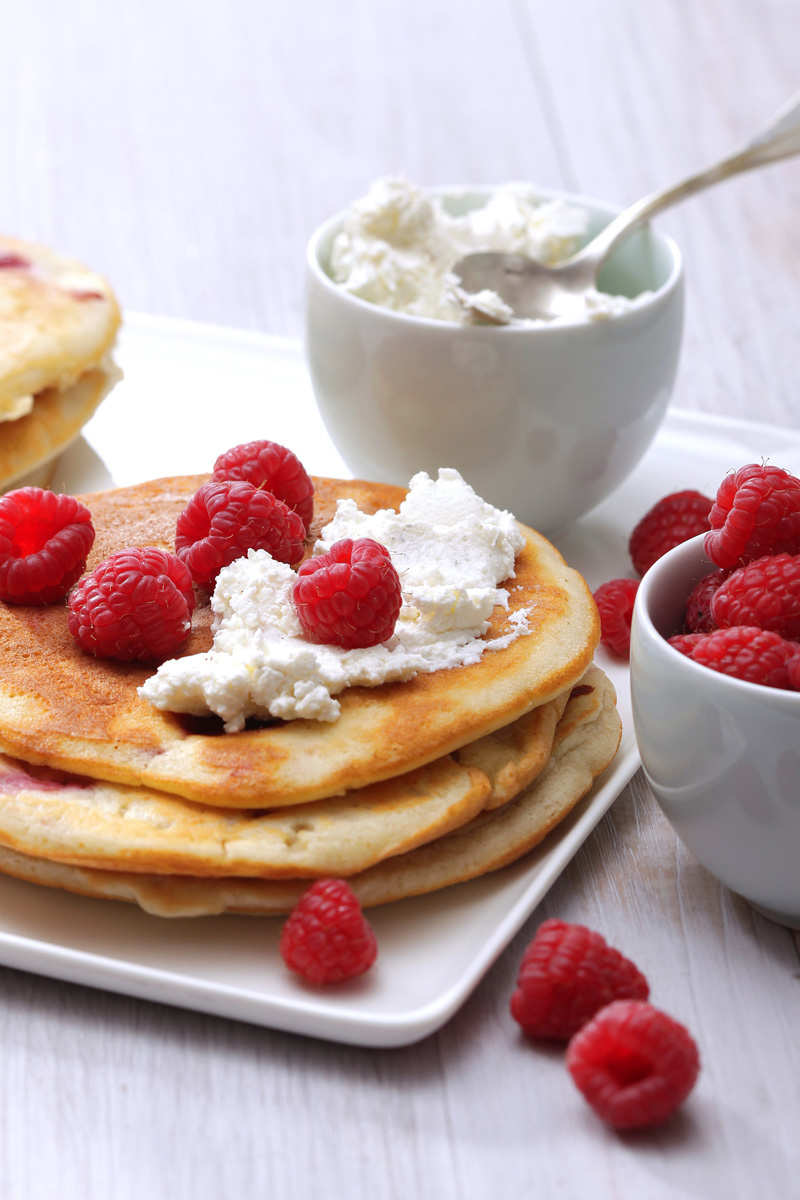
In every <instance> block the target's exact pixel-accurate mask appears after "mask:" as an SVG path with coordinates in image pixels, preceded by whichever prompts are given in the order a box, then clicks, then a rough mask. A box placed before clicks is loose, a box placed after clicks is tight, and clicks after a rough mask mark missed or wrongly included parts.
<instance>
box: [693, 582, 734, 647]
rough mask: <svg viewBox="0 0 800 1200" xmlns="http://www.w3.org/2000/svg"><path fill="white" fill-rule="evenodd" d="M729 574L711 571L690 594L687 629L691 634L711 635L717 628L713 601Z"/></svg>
mask: <svg viewBox="0 0 800 1200" xmlns="http://www.w3.org/2000/svg"><path fill="white" fill-rule="evenodd" d="M728 574H729V573H728V571H709V573H708V575H704V576H703V578H702V579H701V580H700V581H699V583H696V584H695V585H694V587H693V588H692V590H691V591H690V592H689V595H688V596H687V597H686V629H687V630H688V632H689V633H710V632H711V630H712V629H714V628H715V627H716V626H715V622H714V618H713V616H712V615H711V601H712V599H713V597H714V593H715V592H716V590H717V588H718V587H719V586H720V585H721V584H722V583H724V582H725V580H726V579H727V578H728Z"/></svg>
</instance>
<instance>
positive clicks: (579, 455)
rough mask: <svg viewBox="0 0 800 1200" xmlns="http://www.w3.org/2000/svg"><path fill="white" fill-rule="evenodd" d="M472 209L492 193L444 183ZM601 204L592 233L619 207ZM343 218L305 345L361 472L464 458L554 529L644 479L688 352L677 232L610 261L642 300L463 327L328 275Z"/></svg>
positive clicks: (312, 276)
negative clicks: (636, 477)
mask: <svg viewBox="0 0 800 1200" xmlns="http://www.w3.org/2000/svg"><path fill="white" fill-rule="evenodd" d="M438 194H440V195H444V196H445V197H446V203H447V207H448V208H449V209H450V210H451V211H453V212H457V211H460V212H463V211H465V210H467V209H469V208H473V207H476V206H478V205H480V204H483V203H485V201H486V200H487V199H488V196H489V194H490V192H489V190H488V189H483V190H482V191H481V190H480V189H470V190H468V191H467V190H465V189H447V190H445V189H440V190H439V191H438ZM542 194H543V195H545V196H559V197H560V198H562V199H565V200H568V201H571V202H573V203H576V204H580V205H582V206H583V207H585V208H586V209H587V210H588V211H589V213H590V228H589V236H592V235H593V234H594V233H595V232H597V231H598V230H599V229H600V228H602V227H603V226H604V225H605V224H607V222H608V221H609V220H610V219H611V218H612V216H613V215H614V214H615V212H616V211H617V210H616V209H613V208H610V207H608V206H607V205H604V204H600V203H599V202H597V201H595V200H590V199H587V198H586V197H582V196H571V195H564V194H563V193H552V192H548V193H542ZM343 218H344V214H343V213H340V214H339V215H338V216H335V217H333V218H331V219H330V220H328V221H326V222H325V224H324V225H322V226H321V227H320V228H319V229H318V230H317V231H316V232H315V233H314V235H313V237H312V238H311V241H310V243H309V246H308V253H307V267H306V275H307V306H306V353H307V359H308V364H309V370H310V374H311V381H312V385H313V388H314V394H315V397H316V400H317V404H318V407H319V410H320V413H321V415H322V419H323V421H324V422H325V425H326V427H327V429H328V432H329V434H330V436H331V438H332V440H333V441H334V443H335V445H336V447H337V449H338V450H339V453H340V454H341V455H342V457H343V458H344V460H345V462H346V463H347V465H348V466H349V467H350V469H351V470H352V471H353V472H354V474H356V475H358V476H361V477H362V478H367V479H376V480H381V481H385V482H389V483H397V484H401V485H404V484H407V483H408V480H409V479H410V477H411V476H412V475H413V474H414V473H415V472H416V471H418V470H426V471H428V472H429V473H434V474H435V472H436V470H437V469H438V468H439V467H444V466H447V467H456V468H457V469H458V470H460V471H461V473H462V474H463V475H464V477H465V478H466V479H467V480H468V482H469V483H471V484H472V486H473V487H474V488H475V489H476V490H477V492H478V493H479V494H480V495H482V496H483V497H484V498H485V499H487V500H489V501H491V502H492V503H493V504H495V505H497V506H499V507H501V508H507V509H510V510H511V511H512V512H513V513H514V514H515V515H516V516H517V517H518V518H519V519H520V520H522V521H525V522H526V523H528V524H530V525H533V526H534V527H536V528H537V529H539V530H541V531H542V532H544V533H548V534H553V533H557V532H559V531H560V530H562V529H564V528H566V527H567V526H568V525H570V524H571V523H572V522H573V521H574V520H575V519H576V518H577V517H580V516H582V515H583V513H585V512H588V511H589V509H591V508H593V507H594V506H595V505H596V504H598V503H599V502H600V501H601V500H603V499H604V498H605V497H606V496H607V495H609V494H610V493H611V492H612V491H613V490H614V489H615V488H617V487H618V486H619V485H620V483H622V482H623V480H624V479H625V478H626V477H627V476H628V475H629V474H630V472H631V471H632V470H633V468H634V467H635V466H636V464H637V463H638V462H639V460H640V459H641V457H642V455H643V454H644V452H645V451H646V450H647V448H648V446H649V445H650V443H651V441H652V439H653V437H654V436H655V433H656V431H657V430H658V427H659V425H660V423H661V420H662V418H663V416H664V412H665V410H666V407H667V404H668V401H669V398H670V394H671V391H672V386H673V382H674V378H675V372H676V369H677V365H678V358H679V354H680V344H681V336H682V329H683V268H682V262H681V256H680V252H679V251H678V249H677V247H676V246H675V244H674V242H672V241H671V240H670V239H669V238H668V237H665V236H664V235H663V234H661V233H658V232H657V231H655V230H653V229H645V230H641V231H639V232H638V233H636V234H634V235H633V236H632V237H631V238H630V239H629V240H628V242H627V243H626V244H625V245H623V246H622V248H621V249H620V250H618V251H617V253H616V254H615V255H614V256H613V257H612V258H611V259H610V260H609V262H608V263H607V264H606V266H605V268H604V271H603V274H602V276H601V280H600V284H601V288H602V290H604V291H607V292H610V293H613V294H622V295H627V296H639V295H640V293H642V292H644V291H651V292H652V295H651V296H649V297H647V298H645V297H642V298H641V299H640V300H638V301H637V303H636V304H635V305H634V306H633V307H631V308H630V310H629V311H627V312H625V313H624V314H622V315H618V316H612V317H609V318H607V319H594V320H583V321H580V322H575V323H572V324H556V325H552V324H551V325H544V324H540V325H531V326H504V327H498V326H463V325H457V324H455V323H451V322H445V321H437V320H428V319H425V318H421V317H410V316H406V315H405V314H403V313H396V312H393V311H391V310H389V309H385V308H379V307H378V306H376V305H373V304H370V303H368V302H367V301H364V300H361V299H358V298H356V297H354V296H352V295H349V294H348V293H347V292H345V291H344V290H343V289H341V288H339V287H337V285H336V284H335V283H333V281H332V280H331V279H330V277H329V275H328V273H327V269H328V263H329V256H330V250H331V244H332V242H333V239H334V237H335V236H336V234H337V232H338V231H339V229H340V228H341V225H342V221H343Z"/></svg>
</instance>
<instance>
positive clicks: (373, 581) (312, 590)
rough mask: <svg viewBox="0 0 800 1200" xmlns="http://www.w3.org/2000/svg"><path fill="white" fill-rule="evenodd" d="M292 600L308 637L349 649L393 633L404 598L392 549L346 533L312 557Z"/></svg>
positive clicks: (373, 643)
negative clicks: (347, 535)
mask: <svg viewBox="0 0 800 1200" xmlns="http://www.w3.org/2000/svg"><path fill="white" fill-rule="evenodd" d="M292 599H293V600H294V606H295V608H296V609H297V615H298V617H299V619H300V624H301V625H302V627H303V631H304V633H305V635H306V637H308V638H309V639H310V640H311V641H312V642H319V643H322V644H327V645H332V646H341V647H343V648H344V649H345V650H353V649H356V648H357V647H365V646H378V645H379V644H380V643H381V642H385V641H386V640H387V638H390V637H391V636H392V634H393V633H394V627H395V625H396V624H397V617H398V615H399V613H400V605H401V603H402V595H401V591H400V578H399V576H398V574H397V571H396V569H395V566H394V563H393V562H392V560H391V558H390V556H389V551H388V550H387V549H386V547H385V546H382V545H381V544H380V542H375V541H373V540H372V538H356V539H355V540H353V539H352V538H343V539H342V540H341V541H340V542H336V543H334V545H333V546H331V548H330V550H328V552H327V553H326V554H318V555H316V556H315V557H314V558H307V559H306V561H305V562H304V563H302V565H301V566H300V569H299V570H298V572H297V583H296V584H295V585H294V591H293V593H292Z"/></svg>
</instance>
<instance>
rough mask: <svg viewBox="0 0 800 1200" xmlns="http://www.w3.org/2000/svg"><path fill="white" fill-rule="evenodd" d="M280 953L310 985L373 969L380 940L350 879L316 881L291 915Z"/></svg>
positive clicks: (287, 964)
mask: <svg viewBox="0 0 800 1200" xmlns="http://www.w3.org/2000/svg"><path fill="white" fill-rule="evenodd" d="M280 952H281V956H282V958H283V961H284V962H285V963H286V966H287V967H288V968H289V970H290V971H294V972H296V973H297V974H298V975H302V976H303V977H304V978H305V979H307V980H309V982H310V983H315V984H324V983H339V982H341V981H342V980H344V979H353V978H354V977H355V976H357V975H363V974H364V972H365V971H367V970H369V968H370V967H371V966H372V964H373V963H374V961H375V959H376V957H377V954H378V943H377V940H376V938H375V932H374V930H373V928H372V926H371V925H370V923H369V921H367V919H366V917H365V916H364V914H363V913H362V911H361V905H360V904H359V902H358V898H357V897H356V895H355V893H354V892H353V889H352V888H351V887H350V885H349V883H347V881H346V880H344V879H318V880H317V881H316V882H315V883H313V884H312V885H311V887H309V888H308V890H307V891H306V892H305V893H304V894H303V896H302V897H301V898H300V900H299V901H298V902H297V904H296V905H295V907H294V908H293V909H292V911H291V913H290V914H289V916H288V917H287V919H286V922H285V923H284V926H283V929H282V930H281V939H280Z"/></svg>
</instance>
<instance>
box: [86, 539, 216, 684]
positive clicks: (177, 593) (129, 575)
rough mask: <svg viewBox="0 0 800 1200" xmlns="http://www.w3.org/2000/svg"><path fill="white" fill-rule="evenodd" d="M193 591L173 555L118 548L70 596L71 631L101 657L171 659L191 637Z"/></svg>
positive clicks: (183, 567)
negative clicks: (182, 643) (177, 649)
mask: <svg viewBox="0 0 800 1200" xmlns="http://www.w3.org/2000/svg"><path fill="white" fill-rule="evenodd" d="M194 603H195V601H194V591H193V590H192V580H191V576H190V575H189V572H188V571H187V569H186V567H185V566H184V565H183V563H182V562H181V561H180V559H178V558H176V556H175V555H174V554H168V553H167V552H166V551H164V550H156V549H154V548H153V547H152V546H146V547H144V548H143V549H139V548H131V549H128V550H118V551H117V553H116V554H112V555H111V557H110V558H107V559H106V560H105V562H102V563H100V565H99V566H97V567H95V569H94V570H93V571H92V573H91V575H86V576H84V578H83V579H82V580H81V581H80V583H79V584H78V585H77V587H76V588H75V589H74V590H73V592H72V594H71V595H70V598H69V617H68V624H69V631H70V633H71V634H72V636H73V637H74V639H75V641H76V642H77V643H78V645H79V646H80V648H81V649H82V650H86V651H88V653H89V654H94V655H95V657H97V658H117V659H121V660H122V661H123V662H129V661H130V660H131V659H145V660H147V659H162V658H167V657H168V656H169V655H170V654H172V653H173V652H174V651H175V650H176V648H177V647H178V646H179V645H180V644H181V642H183V641H184V640H185V639H186V638H187V637H188V636H189V631H190V629H191V626H192V613H193V612H194Z"/></svg>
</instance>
